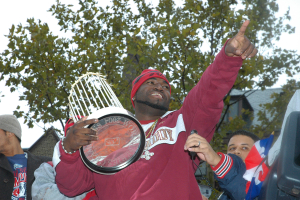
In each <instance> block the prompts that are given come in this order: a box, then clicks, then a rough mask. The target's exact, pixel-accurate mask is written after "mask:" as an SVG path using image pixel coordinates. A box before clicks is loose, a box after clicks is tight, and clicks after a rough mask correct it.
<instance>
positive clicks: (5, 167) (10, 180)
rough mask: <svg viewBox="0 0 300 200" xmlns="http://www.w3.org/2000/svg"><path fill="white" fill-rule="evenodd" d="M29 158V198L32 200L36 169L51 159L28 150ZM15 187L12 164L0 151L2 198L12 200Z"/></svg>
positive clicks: (1, 199)
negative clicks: (32, 186)
mask: <svg viewBox="0 0 300 200" xmlns="http://www.w3.org/2000/svg"><path fill="white" fill-rule="evenodd" d="M26 153H27V155H28V159H27V186H26V190H27V191H26V192H27V200H31V199H32V198H31V185H32V183H33V181H34V174H33V173H34V171H35V170H36V169H37V168H38V167H39V166H40V165H41V164H42V163H43V162H48V161H50V160H51V158H49V157H45V156H35V155H33V154H31V153H29V152H28V151H26ZM13 188H14V174H13V171H12V169H11V166H10V164H9V162H8V160H7V158H6V157H5V155H3V154H1V153H0V200H11V196H12V192H13Z"/></svg>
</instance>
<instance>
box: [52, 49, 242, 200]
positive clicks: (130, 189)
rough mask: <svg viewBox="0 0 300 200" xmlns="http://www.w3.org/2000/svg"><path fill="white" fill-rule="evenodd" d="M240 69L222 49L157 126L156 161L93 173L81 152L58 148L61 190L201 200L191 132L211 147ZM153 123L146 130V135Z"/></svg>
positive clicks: (112, 199) (130, 199)
mask: <svg viewBox="0 0 300 200" xmlns="http://www.w3.org/2000/svg"><path fill="white" fill-rule="evenodd" d="M225 45H226V44H225ZM225 45H224V46H225ZM241 66H242V59H241V58H240V57H228V56H227V55H226V54H225V51H224V47H223V48H222V50H221V52H220V53H219V54H218V55H217V56H216V58H215V61H214V62H213V63H212V64H211V65H210V66H209V67H208V68H207V69H206V71H205V72H204V73H203V75H202V77H201V79H200V81H199V82H198V84H197V85H196V86H195V87H194V88H193V89H192V90H191V91H190V92H189V94H188V95H187V97H186V98H185V100H184V103H183V105H182V107H181V108H180V109H179V110H177V111H173V112H167V113H166V114H165V115H164V116H162V117H161V118H160V119H159V120H158V122H157V125H156V127H155V131H154V132H153V133H154V134H153V135H152V136H151V137H150V138H148V139H147V141H146V148H147V149H149V151H150V152H153V153H154V155H153V156H152V157H151V158H150V159H149V160H146V159H143V158H140V159H139V160H138V161H136V162H135V163H133V164H131V165H130V166H128V167H127V168H125V169H123V170H121V171H119V172H117V173H116V174H114V175H102V174H97V173H94V172H92V171H90V170H89V169H88V168H87V167H86V166H85V165H84V163H83V162H82V160H81V158H80V155H79V152H78V151H77V152H76V153H74V154H72V155H69V154H66V153H65V152H64V151H63V149H62V147H61V144H60V143H59V144H58V145H57V146H56V151H55V152H56V153H55V152H54V153H55V154H56V155H54V157H56V161H55V160H54V162H56V163H55V165H56V173H57V175H56V183H57V186H58V188H59V190H60V191H61V192H62V193H64V194H65V195H67V196H76V195H78V194H80V193H83V192H85V191H88V190H91V189H92V188H95V191H96V194H97V196H95V197H92V198H91V199H101V200H122V199H124V200H154V199H159V200H167V199H170V200H171V199H172V200H174V199H175V200H177V199H178V200H192V199H195V200H201V199H202V198H201V194H200V190H199V187H198V184H197V181H196V179H195V176H194V173H195V167H194V166H193V163H192V160H191V158H190V156H189V154H188V152H187V151H184V145H185V142H186V140H187V137H188V136H189V135H190V132H191V130H193V129H196V130H197V131H198V134H199V135H201V136H202V137H204V138H205V139H206V140H207V141H210V140H211V139H212V137H213V133H214V130H215V126H216V124H217V123H218V121H219V119H220V116H221V113H222V109H223V98H224V96H225V95H226V94H227V93H228V91H229V90H230V89H231V88H232V86H233V84H234V82H235V80H236V77H237V74H238V71H239V69H240V67H241ZM152 123H153V122H151V123H148V124H143V128H144V130H147V129H148V128H149V126H151V124H152ZM57 158H59V159H57Z"/></svg>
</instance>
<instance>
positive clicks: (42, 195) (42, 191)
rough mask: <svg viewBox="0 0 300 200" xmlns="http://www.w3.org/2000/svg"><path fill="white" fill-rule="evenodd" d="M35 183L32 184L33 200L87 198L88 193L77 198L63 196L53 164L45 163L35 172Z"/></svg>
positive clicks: (78, 199)
mask: <svg viewBox="0 0 300 200" xmlns="http://www.w3.org/2000/svg"><path fill="white" fill-rule="evenodd" d="M34 177H35V181H34V182H33V184H32V199H33V200H39V199H43V200H53V199H56V200H70V199H72V200H80V199H83V198H84V197H85V196H86V193H84V194H81V195H79V196H76V197H72V198H69V197H67V196H65V195H63V194H62V193H61V192H60V191H59V189H58V187H57V185H56V183H55V175H54V169H53V167H52V165H51V163H43V164H41V166H40V167H39V168H38V169H36V170H35V172H34Z"/></svg>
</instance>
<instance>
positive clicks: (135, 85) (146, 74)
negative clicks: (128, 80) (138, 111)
mask: <svg viewBox="0 0 300 200" xmlns="http://www.w3.org/2000/svg"><path fill="white" fill-rule="evenodd" d="M154 77H157V78H161V79H164V80H165V81H167V83H168V84H169V88H170V94H171V86H170V83H169V81H168V79H167V78H166V77H165V75H163V74H162V73H161V72H160V71H158V70H156V69H145V70H144V71H142V73H141V74H140V75H139V76H138V77H136V78H135V79H134V80H133V81H132V90H131V96H130V98H131V103H132V105H133V107H134V103H133V101H132V97H134V95H135V93H136V91H137V90H138V89H139V87H140V86H141V85H142V84H143V83H144V82H145V81H146V80H148V79H149V78H154Z"/></svg>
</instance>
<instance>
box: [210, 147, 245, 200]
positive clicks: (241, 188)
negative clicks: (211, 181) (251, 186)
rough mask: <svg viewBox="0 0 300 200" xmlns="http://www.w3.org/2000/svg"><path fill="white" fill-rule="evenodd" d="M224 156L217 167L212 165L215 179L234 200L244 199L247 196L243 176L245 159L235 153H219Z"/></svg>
mask: <svg viewBox="0 0 300 200" xmlns="http://www.w3.org/2000/svg"><path fill="white" fill-rule="evenodd" d="M218 154H219V155H220V156H222V158H221V161H220V162H219V163H218V165H216V166H215V167H213V166H211V168H212V170H213V171H214V172H215V179H216V180H217V181H218V183H219V185H220V187H221V188H222V189H223V190H224V194H225V195H227V196H229V197H230V199H232V200H244V199H245V197H246V183H247V181H246V180H245V179H244V178H243V175H244V173H245V171H246V165H245V163H244V162H243V160H242V159H241V158H240V157H238V156H237V155H234V154H228V155H227V154H223V153H218Z"/></svg>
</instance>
